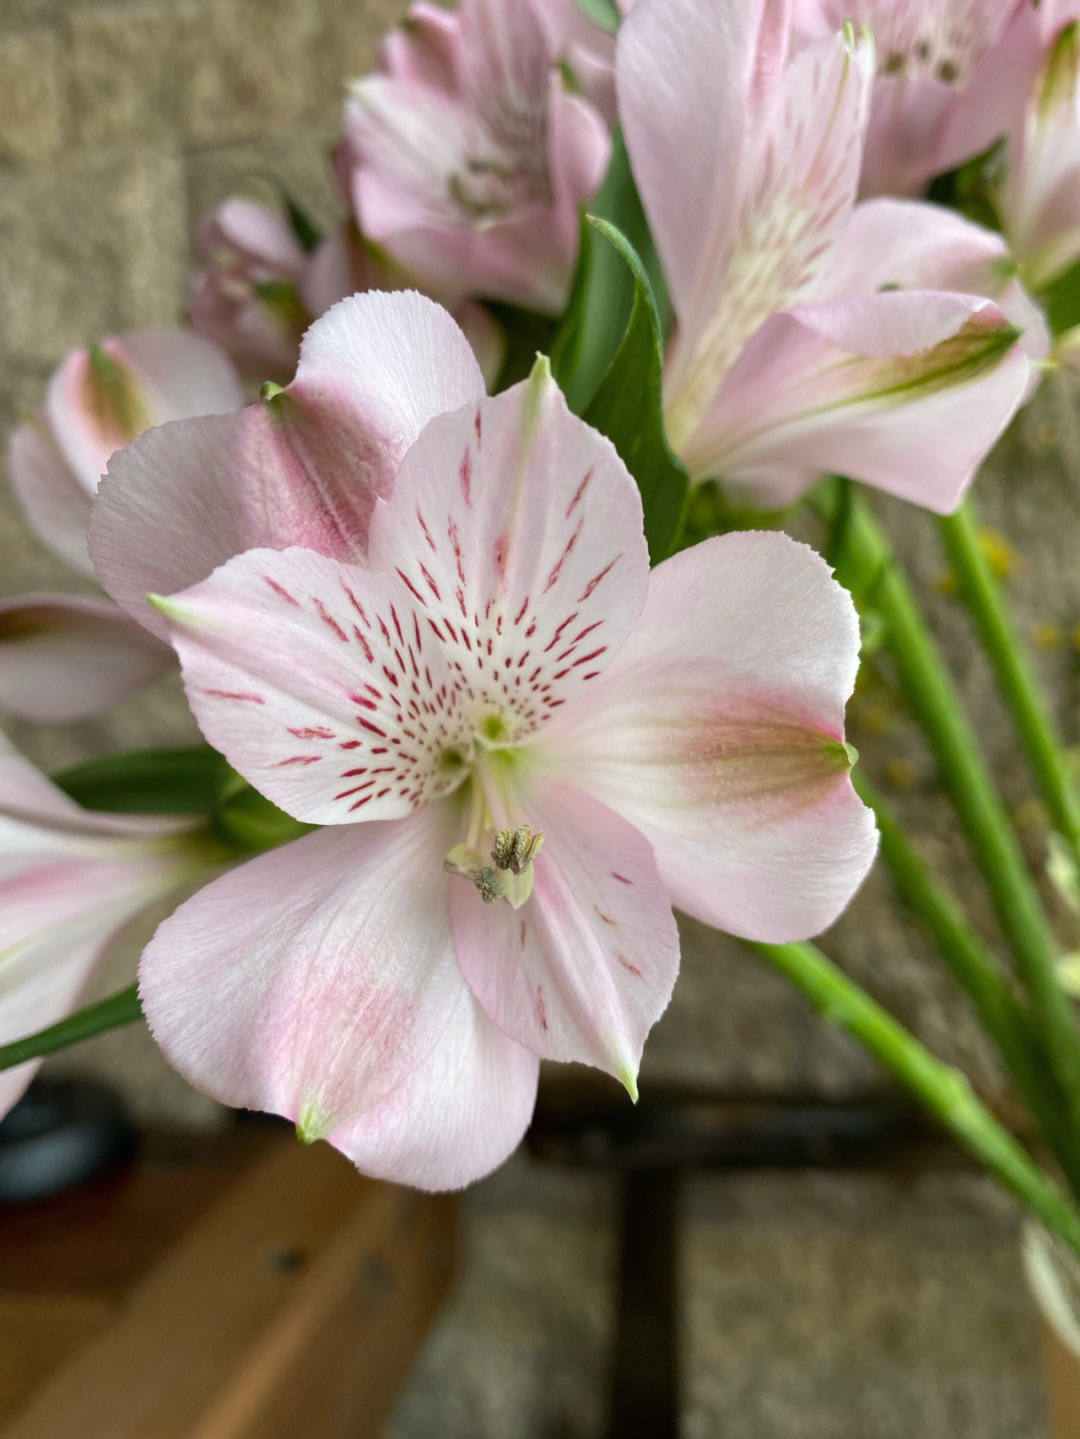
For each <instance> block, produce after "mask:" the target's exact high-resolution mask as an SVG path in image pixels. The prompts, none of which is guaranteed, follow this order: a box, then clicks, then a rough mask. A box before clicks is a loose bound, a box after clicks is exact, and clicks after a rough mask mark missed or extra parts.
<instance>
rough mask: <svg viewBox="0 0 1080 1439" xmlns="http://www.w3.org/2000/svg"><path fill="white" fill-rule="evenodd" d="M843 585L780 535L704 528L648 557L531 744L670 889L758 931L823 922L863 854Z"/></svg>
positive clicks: (869, 832) (866, 859) (712, 919)
mask: <svg viewBox="0 0 1080 1439" xmlns="http://www.w3.org/2000/svg"><path fill="white" fill-rule="evenodd" d="M857 667H858V621H857V619H856V616H855V610H854V606H853V605H852V603H851V598H850V596H849V595H848V594H847V592H846V591H845V590H843V589H841V587H840V586H839V585H838V584H837V583H836V582H835V580H833V579H832V578H831V575H830V572H829V570H828V567H827V566H826V565H825V563H824V561H822V560H821V559H820V558H819V556H817V555H816V554H815V553H814V552H813V550H811V549H809V548H808V547H807V546H805V545H800V544H796V543H795V542H794V541H793V540H790V539H788V538H787V536H786V535H779V534H775V533H774V534H752V533H741V534H732V535H723V536H721V537H719V538H716V539H712V540H706V541H705V542H704V543H703V544H700V545H696V546H695V547H694V548H693V549H691V550H684V551H683V552H682V553H681V554H678V555H675V556H674V557H673V558H672V559H670V560H666V561H665V562H664V563H663V564H662V565H659V566H658V567H657V568H656V569H655V570H653V572H652V576H651V581H650V586H649V598H648V601H647V603H646V606H645V610H644V613H643V614H642V617H641V621H640V623H639V625H638V627H637V629H636V630H635V632H634V635H633V636H632V638H631V639H630V641H629V642H628V643H627V645H626V646H625V648H624V649H623V651H622V653H621V654H620V655H619V657H618V659H617V660H616V661H615V663H614V664H613V665H612V666H611V668H610V669H609V670H607V671H606V672H605V674H604V675H603V676H601V677H600V679H599V680H598V681H597V683H596V684H595V686H593V687H592V688H591V689H590V691H589V693H588V694H587V695H586V696H584V697H583V698H582V700H581V701H580V702H579V704H577V705H575V706H574V707H573V708H572V709H571V708H570V707H569V706H568V707H567V711H566V713H565V714H564V715H563V716H560V718H559V719H558V720H557V721H555V722H554V724H553V725H552V726H551V728H550V729H549V730H548V731H547V732H545V734H544V735H543V736H541V737H540V739H539V740H538V741H537V742H536V744H535V745H534V746H533V748H535V750H536V751H537V754H536V764H537V765H538V766H543V767H544V769H545V771H546V772H549V773H559V774H562V775H564V776H565V777H566V778H567V779H569V780H572V781H573V783H574V784H577V785H580V787H581V788H582V789H584V790H587V791H589V792H590V793H591V794H593V795H595V796H596V797H597V798H598V799H600V800H602V801H603V802H604V803H605V804H609V805H611V806H612V807H613V808H617V809H618V810H619V812H620V813H621V814H622V815H624V816H625V817H626V819H628V820H629V821H630V822H631V823H632V824H634V825H636V826H637V827H638V828H639V829H640V830H641V831H642V833H643V834H644V835H645V836H646V838H647V839H648V840H649V841H650V843H651V844H652V846H653V849H654V851H655V853H656V858H657V862H658V864H659V867H660V873H661V875H662V876H663V878H664V881H665V882H666V884H667V885H668V888H669V890H670V893H671V898H672V901H673V903H674V904H675V905H677V906H678V907H679V908H680V909H684V910H686V912H687V913H688V914H692V915H694V916H696V917H697V918H699V919H702V920H704V921H706V923H709V924H715V925H717V926H719V927H720V928H723V929H726V930H729V931H731V932H732V933H733V934H739V935H744V936H747V937H748V938H751V939H759V940H769V941H776V942H782V941H787V940H793V939H804V938H806V937H807V936H808V935H811V934H816V933H817V932H818V931H819V930H822V929H824V928H825V926H826V925H828V924H830V923H831V922H832V920H834V919H835V918H836V916H837V915H838V914H839V913H840V911H841V910H842V909H843V907H844V906H845V905H846V904H847V902H848V900H849V899H850V898H851V896H852V895H853V894H854V892H855V890H856V889H857V888H858V886H859V884H860V883H861V881H862V879H863V877H864V875H865V874H866V871H867V870H868V869H869V867H870V864H871V862H872V860H873V858H874V854H875V851H876V843H877V835H876V832H875V829H874V821H873V815H872V814H871V812H870V811H869V810H868V809H867V808H866V807H865V806H864V805H863V804H862V802H861V801H860V800H859V798H858V797H857V796H856V794H855V792H854V790H853V789H852V786H851V780H850V778H849V775H848V770H849V767H850V760H849V757H848V754H847V753H846V751H845V748H844V739H843V735H844V730H843V725H844V702H845V700H846V699H847V697H848V695H849V694H850V693H851V689H852V686H853V684H854V681H855V673H856V669H857Z"/></svg>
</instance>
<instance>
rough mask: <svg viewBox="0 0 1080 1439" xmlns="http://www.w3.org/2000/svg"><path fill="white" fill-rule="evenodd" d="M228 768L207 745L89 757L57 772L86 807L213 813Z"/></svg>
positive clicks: (123, 811)
mask: <svg viewBox="0 0 1080 1439" xmlns="http://www.w3.org/2000/svg"><path fill="white" fill-rule="evenodd" d="M229 773H230V770H229V766H228V765H227V764H226V762H225V760H224V759H223V758H222V757H221V755H219V754H218V753H217V751H216V750H213V749H211V748H210V746H209V745H207V744H203V745H192V746H190V747H189V748H186V749H147V750H133V751H131V752H129V753H128V754H116V755H106V756H104V757H103V758H102V759H92V760H88V761H87V762H86V763H85V764H78V765H75V766H73V767H72V768H71V769H66V770H63V771H62V772H61V773H60V774H58V775H54V776H53V779H54V782H55V783H56V784H57V785H59V787H60V788H61V789H62V790H63V791H64V793H65V794H68V795H70V796H71V798H72V799H73V800H75V802H76V803H77V804H81V805H82V806H83V808H84V809H96V810H107V811H109V812H110V813H113V814H210V813H211V812H212V811H213V810H214V809H215V808H216V807H217V803H218V799H219V797H220V794H221V790H222V786H223V784H224V783H225V779H226V777H227V776H228V774H229Z"/></svg>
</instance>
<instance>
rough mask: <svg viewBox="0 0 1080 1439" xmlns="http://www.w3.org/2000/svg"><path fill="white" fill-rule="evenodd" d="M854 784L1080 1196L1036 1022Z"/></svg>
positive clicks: (946, 897) (856, 777)
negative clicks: (875, 818) (1018, 1001)
mask: <svg viewBox="0 0 1080 1439" xmlns="http://www.w3.org/2000/svg"><path fill="white" fill-rule="evenodd" d="M852 780H853V781H854V784H855V788H856V790H857V791H858V793H859V795H860V796H861V797H862V799H863V800H864V801H865V802H866V803H867V804H868V805H869V806H870V807H871V809H872V810H873V811H874V814H875V815H876V817H877V822H878V830H879V832H880V834H881V857H882V859H883V860H884V861H885V863H886V864H887V865H888V867H889V870H890V871H891V873H892V877H893V881H894V883H895V884H896V888H897V892H898V893H899V895H900V897H901V899H903V900H904V901H905V903H906V904H908V905H909V906H910V908H911V909H912V910H913V911H914V912H915V913H916V914H917V915H918V916H919V918H920V919H921V920H922V921H923V923H924V924H925V926H926V928H927V929H928V930H929V932H930V934H931V935H932V936H933V938H934V941H935V943H936V944H937V947H938V949H939V951H940V952H941V956H942V958H943V959H944V961H945V963H946V964H947V966H948V968H949V970H950V972H951V973H952V975H953V978H954V979H955V980H956V981H957V983H958V984H959V985H960V986H961V988H962V989H963V990H964V991H965V993H966V994H967V996H968V998H969V999H970V1000H971V1003H972V1005H973V1006H974V1008H975V1011H976V1013H977V1014H978V1016H979V1019H980V1020H981V1022H982V1025H983V1028H984V1029H985V1030H986V1032H987V1034H988V1035H989V1036H990V1038H991V1039H992V1040H993V1041H994V1043H995V1044H996V1045H997V1047H998V1050H999V1052H1000V1054H1001V1057H1002V1059H1003V1060H1004V1061H1005V1064H1006V1065H1007V1067H1008V1070H1009V1073H1010V1074H1011V1075H1012V1078H1013V1081H1014V1083H1015V1084H1016V1087H1017V1089H1018V1090H1019V1092H1020V1094H1021V1095H1022V1096H1023V1098H1024V1100H1025V1101H1026V1102H1027V1105H1028V1108H1029V1109H1030V1110H1031V1113H1032V1114H1033V1116H1034V1117H1035V1119H1036V1121H1037V1122H1038V1124H1039V1126H1040V1128H1041V1129H1042V1132H1043V1135H1044V1137H1045V1139H1046V1142H1047V1144H1049V1146H1050V1149H1051V1150H1052V1152H1053V1154H1054V1157H1055V1158H1056V1159H1057V1161H1058V1164H1059V1165H1060V1166H1061V1170H1062V1172H1063V1174H1064V1175H1065V1177H1066V1178H1067V1180H1068V1182H1069V1187H1070V1188H1071V1189H1072V1191H1073V1193H1074V1194H1076V1195H1078V1196H1080V1150H1078V1148H1077V1145H1076V1142H1075V1135H1074V1133H1073V1131H1072V1130H1071V1128H1070V1127H1069V1124H1068V1120H1067V1116H1066V1114H1065V1113H1064V1112H1063V1109H1062V1103H1061V1090H1060V1088H1059V1086H1058V1084H1057V1083H1056V1081H1055V1079H1054V1076H1053V1074H1052V1073H1051V1072H1050V1071H1049V1070H1048V1069H1047V1066H1046V1060H1045V1057H1044V1056H1043V1054H1042V1051H1041V1049H1040V1047H1039V1043H1038V1036H1037V1034H1036V1033H1035V1030H1034V1028H1033V1025H1032V1023H1031V1019H1030V1016H1029V1015H1028V1014H1027V1013H1026V1011H1025V1010H1023V1009H1022V1008H1021V1007H1020V1005H1019V1004H1018V1003H1017V1001H1016V999H1015V997H1014V995H1013V993H1012V991H1011V990H1010V988H1009V986H1008V985H1007V984H1006V983H1005V982H1004V980H1003V979H1002V978H1001V975H1000V974H999V972H998V968H997V964H996V962H995V960H994V957H993V955H992V954H991V953H990V951H989V950H988V949H987V947H986V945H984V944H983V942H982V940H981V939H980V938H979V936H978V935H977V934H976V933H975V931H974V930H973V929H972V927H971V925H970V924H969V922H968V919H967V916H966V915H965V914H964V912H963V910H961V908H960V906H959V905H958V904H957V903H956V901H955V900H954V899H953V897H952V895H951V894H950V893H949V891H948V890H946V889H945V888H944V886H942V885H940V884H939V883H938V882H937V880H936V879H935V878H934V877H933V875H932V874H931V873H930V871H929V870H928V869H927V867H926V865H925V864H924V863H923V862H922V860H921V859H920V858H919V856H918V855H917V854H916V853H915V851H914V850H913V849H912V848H911V846H910V844H909V843H908V841H907V837H906V836H905V835H904V833H903V831H902V830H901V829H900V827H899V825H898V824H897V823H896V821H895V820H894V819H893V817H892V815H891V814H890V813H889V811H888V809H887V808H886V806H885V803H884V801H883V800H882V799H881V797H880V795H878V794H877V793H876V792H875V791H874V788H873V786H872V785H871V784H870V783H869V781H868V780H867V779H866V777H865V776H864V775H863V774H862V773H861V772H860V771H859V770H858V769H856V770H855V771H854V772H853V773H852Z"/></svg>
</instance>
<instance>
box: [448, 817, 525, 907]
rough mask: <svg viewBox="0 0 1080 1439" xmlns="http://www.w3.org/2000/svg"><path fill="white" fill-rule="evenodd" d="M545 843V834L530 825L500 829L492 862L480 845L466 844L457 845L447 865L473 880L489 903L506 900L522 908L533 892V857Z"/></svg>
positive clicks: (497, 832)
mask: <svg viewBox="0 0 1080 1439" xmlns="http://www.w3.org/2000/svg"><path fill="white" fill-rule="evenodd" d="M489 833H490V831H489ZM543 843H544V836H543V834H542V833H540V834H533V832H532V830H531V829H530V828H529V826H528V825H527V824H522V825H519V826H518V827H517V828H516V829H500V830H497V831H496V832H495V835H494V839H493V842H492V845H491V863H490V864H486V863H485V862H484V859H483V857H482V855H481V852H480V849H479V848H478V847H477V846H475V845H471V844H468V843H466V844H456V845H455V846H454V847H453V849H452V850H451V851H450V853H449V854H448V855H447V856H446V859H445V860H444V862H443V868H444V869H445V870H447V871H448V872H449V873H450V874H460V875H462V876H463V877H464V878H465V879H469V880H471V881H472V883H473V884H474V885H475V886H476V888H477V889H478V890H479V891H480V897H481V899H482V900H483V901H484V903H485V904H494V903H495V901H496V900H497V899H505V900H506V902H507V904H509V905H510V907H511V908H512V909H520V908H521V906H522V905H523V904H524V903H525V901H526V900H527V899H528V898H529V895H530V894H532V887H533V878H534V873H533V866H532V862H533V856H534V855H535V854H536V852H537V850H539V848H540V846H541V845H542V844H543Z"/></svg>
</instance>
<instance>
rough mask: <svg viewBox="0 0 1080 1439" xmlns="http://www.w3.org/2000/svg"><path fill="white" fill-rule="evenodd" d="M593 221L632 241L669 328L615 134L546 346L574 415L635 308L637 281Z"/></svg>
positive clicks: (657, 271) (659, 279) (656, 268)
mask: <svg viewBox="0 0 1080 1439" xmlns="http://www.w3.org/2000/svg"><path fill="white" fill-rule="evenodd" d="M590 219H598V220H606V221H608V222H609V223H610V224H612V225H614V226H615V228H616V229H617V230H619V231H620V232H621V233H622V234H623V235H624V236H625V237H626V239H627V240H628V241H629V243H630V245H631V247H632V248H633V250H634V251H635V253H636V255H637V257H638V259H639V262H640V264H641V266H642V267H643V269H644V273H645V276H646V284H647V286H648V288H649V289H650V291H651V293H652V297H653V300H654V301H655V304H656V310H657V313H658V315H659V316H660V317H661V322H662V328H666V326H667V320H668V316H669V314H670V306H669V303H668V298H667V290H666V288H665V287H664V281H663V274H662V272H661V268H660V261H659V259H658V257H657V254H656V248H655V246H654V245H653V243H652V237H651V235H650V234H649V227H648V224H647V222H646V220H645V212H644V210H643V209H642V208H641V200H640V199H639V198H638V193H637V189H636V187H635V185H634V177H633V175H632V174H631V172H630V160H629V157H628V155H627V153H626V146H625V145H624V144H623V141H622V136H621V135H616V137H615V142H614V146H613V149H612V155H611V163H610V164H609V166H608V172H607V175H606V176H605V177H604V183H603V185H601V187H600V189H599V191H598V192H597V194H596V196H595V198H594V200H593V203H592V205H591V206H590V209H589V215H588V216H584V217H583V218H582V224H581V247H580V250H579V254H578V268H577V273H576V275H575V277H574V285H573V289H572V290H571V292H570V299H569V302H568V304H567V308H566V313H565V315H564V317H563V321H562V324H561V325H560V327H559V330H558V333H557V334H556V336H555V340H554V343H553V344H552V347H551V368H552V372H553V374H554V376H555V381H556V383H557V384H558V386H559V388H560V389H561V390H562V392H563V394H564V395H565V396H566V399H567V403H568V404H569V405H570V408H571V409H572V410H573V411H574V413H575V414H578V415H581V414H584V413H585V410H586V408H587V407H588V405H589V402H590V400H591V399H592V397H593V395H594V394H595V393H596V390H597V387H598V385H599V383H600V381H601V379H603V377H604V374H605V373H606V372H607V370H608V368H609V367H610V365H611V361H612V358H613V356H614V354H615V351H616V350H617V349H618V347H619V344H620V343H621V341H622V337H623V335H624V333H625V331H626V326H627V324H628V323H629V320H630V312H631V310H632V309H633V305H634V276H633V275H632V274H631V273H630V272H629V271H628V270H627V267H626V265H625V264H624V263H623V261H622V259H621V258H620V257H619V255H618V254H616V253H614V252H613V251H612V248H611V246H610V245H607V244H604V243H602V242H601V241H600V239H599V237H598V236H597V234H596V231H595V230H594V229H593V227H592V226H591V225H590V224H589V220H590Z"/></svg>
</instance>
